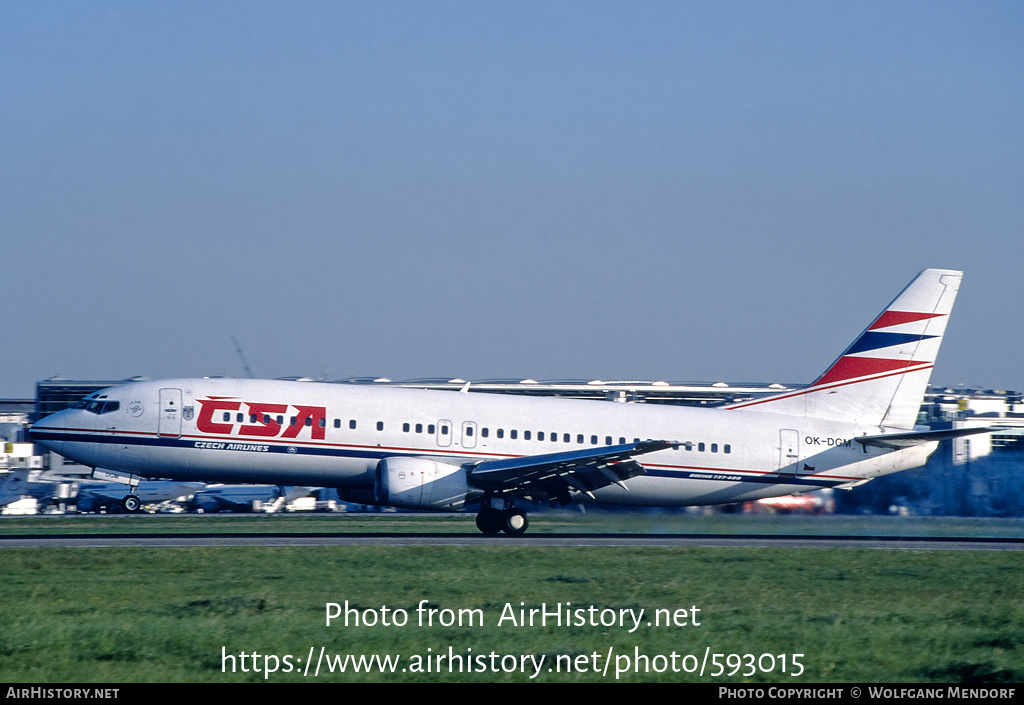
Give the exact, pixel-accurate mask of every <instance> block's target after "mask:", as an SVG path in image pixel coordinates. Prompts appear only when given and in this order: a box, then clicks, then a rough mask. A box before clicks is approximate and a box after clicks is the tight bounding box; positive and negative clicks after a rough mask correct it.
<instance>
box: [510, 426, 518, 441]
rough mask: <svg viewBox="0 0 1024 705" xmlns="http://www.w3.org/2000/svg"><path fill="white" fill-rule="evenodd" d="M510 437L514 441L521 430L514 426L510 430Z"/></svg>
mask: <svg viewBox="0 0 1024 705" xmlns="http://www.w3.org/2000/svg"><path fill="white" fill-rule="evenodd" d="M508 437H509V438H511V439H512V440H513V441H514V440H515V439H516V438H518V437H519V431H517V430H515V429H514V428H513V429H512V430H511V431H509V432H508Z"/></svg>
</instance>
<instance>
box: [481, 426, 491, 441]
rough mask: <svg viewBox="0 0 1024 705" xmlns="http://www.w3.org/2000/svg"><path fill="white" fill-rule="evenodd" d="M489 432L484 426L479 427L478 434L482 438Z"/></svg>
mask: <svg viewBox="0 0 1024 705" xmlns="http://www.w3.org/2000/svg"><path fill="white" fill-rule="evenodd" d="M489 434H490V431H488V430H487V427H486V426H484V427H483V428H481V429H480V435H481V436H483V437H484V438H487V436H488V435H489Z"/></svg>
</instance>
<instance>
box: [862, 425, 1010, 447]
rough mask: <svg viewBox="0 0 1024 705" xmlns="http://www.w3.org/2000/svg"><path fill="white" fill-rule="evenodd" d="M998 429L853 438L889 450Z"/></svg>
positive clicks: (987, 428)
mask: <svg viewBox="0 0 1024 705" xmlns="http://www.w3.org/2000/svg"><path fill="white" fill-rule="evenodd" d="M997 430H999V429H997V428H993V427H991V426H982V427H980V428H950V429H941V430H938V431H908V432H906V433H883V434H881V435H877V436H860V437H859V438H854V439H853V440H855V441H857V442H858V443H861V444H863V445H866V446H875V447H876V448H888V449H890V450H899V449H900V448H910V447H911V446H917V445H921V444H922V443H932V442H934V441H945V440H948V439H950V438H960V437H961V436H973V435H975V434H977V433H991V432H992V431H997Z"/></svg>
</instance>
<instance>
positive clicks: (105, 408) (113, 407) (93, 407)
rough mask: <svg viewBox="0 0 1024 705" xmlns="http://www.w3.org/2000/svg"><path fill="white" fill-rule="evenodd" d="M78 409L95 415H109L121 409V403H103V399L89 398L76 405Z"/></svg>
mask: <svg viewBox="0 0 1024 705" xmlns="http://www.w3.org/2000/svg"><path fill="white" fill-rule="evenodd" d="M75 408H76V409H85V410H86V411H91V412H92V413H94V414H109V413H110V412H112V411H117V410H118V409H120V408H121V402H119V401H103V400H102V399H89V398H88V397H87V398H85V399H83V400H82V401H80V402H78V404H76V405H75Z"/></svg>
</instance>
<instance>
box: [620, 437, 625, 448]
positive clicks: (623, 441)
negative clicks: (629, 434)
mask: <svg viewBox="0 0 1024 705" xmlns="http://www.w3.org/2000/svg"><path fill="white" fill-rule="evenodd" d="M625 442H626V439H625V438H623V437H622V436H619V445H620V446H621V445H623V444H624V443H625Z"/></svg>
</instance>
